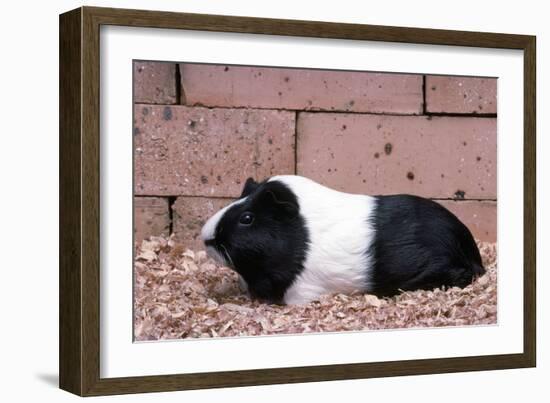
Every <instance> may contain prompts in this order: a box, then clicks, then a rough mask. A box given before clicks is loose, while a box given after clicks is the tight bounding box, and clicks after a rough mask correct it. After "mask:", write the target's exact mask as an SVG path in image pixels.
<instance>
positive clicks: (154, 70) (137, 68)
mask: <svg viewBox="0 0 550 403" xmlns="http://www.w3.org/2000/svg"><path fill="white" fill-rule="evenodd" d="M134 102H135V103H147V104H175V103H176V65H175V64H174V63H164V62H134Z"/></svg>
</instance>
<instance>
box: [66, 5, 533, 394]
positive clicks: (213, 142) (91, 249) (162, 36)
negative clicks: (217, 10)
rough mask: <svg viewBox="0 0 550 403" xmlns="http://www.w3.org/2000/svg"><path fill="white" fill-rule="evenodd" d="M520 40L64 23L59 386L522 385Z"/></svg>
mask: <svg viewBox="0 0 550 403" xmlns="http://www.w3.org/2000/svg"><path fill="white" fill-rule="evenodd" d="M535 165H536V164H535V37H534V36H525V35H514V34H501V33H483V32H461V31H445V30H433V29H419V28H402V27H387V26H373V25H354V24H337V23H327V22H313V21H295V20H275V19H262V18H249V17H228V16H216V15H200V14H185V13H169V12H158V11H143V10H140V11H138V10H121V9H107V8H94V7H82V8H79V9H76V10H73V11H69V12H67V13H65V14H62V15H61V16H60V387H61V388H62V389H64V390H67V391H69V392H72V393H75V394H77V395H81V396H92V395H107V394H121V393H139V392H154V391H169V390H186V389H198V388H213V387H230V386H245V385H261V384H276V383H291V382H310V381H323V380H342V379H354V378H369V377H386V376H400V375H415V374H436V373H446V372H458V371H478V370H495V369H505V368H522V367H533V366H535V363H536V350H535V340H536V324H535V308H536V306H535V305H536V304H535V301H536V295H535V284H536V283H535V234H536V228H535V192H536V189H535V179H536V173H535Z"/></svg>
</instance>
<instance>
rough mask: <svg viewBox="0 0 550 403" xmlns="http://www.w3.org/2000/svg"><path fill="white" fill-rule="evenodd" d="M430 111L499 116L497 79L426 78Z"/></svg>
mask: <svg viewBox="0 0 550 403" xmlns="http://www.w3.org/2000/svg"><path fill="white" fill-rule="evenodd" d="M426 111H427V112H432V113H438V112H442V113H479V114H483V113H497V79H496V78H476V77H442V76H426Z"/></svg>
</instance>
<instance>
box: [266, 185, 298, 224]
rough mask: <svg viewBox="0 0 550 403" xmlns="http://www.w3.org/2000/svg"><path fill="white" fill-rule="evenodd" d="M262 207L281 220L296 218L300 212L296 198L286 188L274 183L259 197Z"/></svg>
mask: <svg viewBox="0 0 550 403" xmlns="http://www.w3.org/2000/svg"><path fill="white" fill-rule="evenodd" d="M258 202H259V203H260V204H261V207H263V208H265V209H266V210H269V211H270V212H272V213H273V215H274V217H275V218H276V219H279V220H284V219H291V218H294V217H296V215H298V212H299V207H298V203H297V202H296V196H295V195H294V193H292V192H291V191H290V190H289V189H288V188H287V187H286V186H284V185H281V186H279V185H278V184H276V183H272V184H271V186H269V187H265V188H264V189H263V190H262V191H261V193H260V195H259V196H258Z"/></svg>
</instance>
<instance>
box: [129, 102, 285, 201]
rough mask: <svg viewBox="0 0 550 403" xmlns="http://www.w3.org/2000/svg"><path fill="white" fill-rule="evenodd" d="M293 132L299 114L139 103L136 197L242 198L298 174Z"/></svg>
mask: <svg viewBox="0 0 550 403" xmlns="http://www.w3.org/2000/svg"><path fill="white" fill-rule="evenodd" d="M294 130H295V113H294V112H287V111H275V110H246V109H208V108H199V107H194V108H189V107H186V106H151V105H136V106H135V109H134V140H135V141H134V153H135V154H134V155H135V157H134V163H135V167H134V175H135V193H136V194H138V195H167V196H169V195H173V196H179V195H187V196H189V195H192V196H217V197H237V196H239V195H240V193H241V190H242V187H243V184H244V182H245V180H246V178H247V177H249V176H252V177H254V178H257V179H262V178H265V177H268V176H271V175H275V174H288V173H293V172H294V165H295V162H294V160H295V159H294V147H295V145H294V142H295V138H294Z"/></svg>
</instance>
